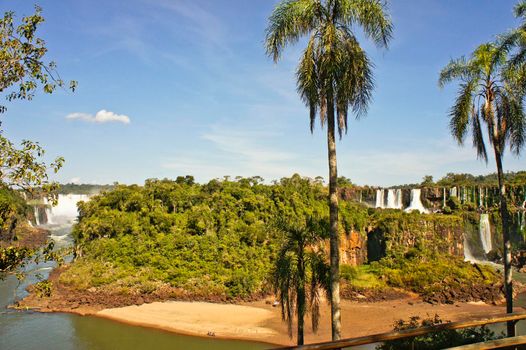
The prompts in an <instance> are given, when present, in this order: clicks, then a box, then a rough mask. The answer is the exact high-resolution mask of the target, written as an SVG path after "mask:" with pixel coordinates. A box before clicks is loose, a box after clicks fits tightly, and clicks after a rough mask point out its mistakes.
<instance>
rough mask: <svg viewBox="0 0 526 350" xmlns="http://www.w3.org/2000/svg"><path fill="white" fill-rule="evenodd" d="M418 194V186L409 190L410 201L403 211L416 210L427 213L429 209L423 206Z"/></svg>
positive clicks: (419, 192)
mask: <svg viewBox="0 0 526 350" xmlns="http://www.w3.org/2000/svg"><path fill="white" fill-rule="evenodd" d="M420 195H421V190H420V189H419V188H413V189H412V190H411V203H410V204H409V207H407V208H405V210H404V211H406V212H411V211H413V210H418V211H419V212H421V213H426V214H427V213H429V211H428V210H427V209H426V208H424V205H423V204H422V201H421V199H420Z"/></svg>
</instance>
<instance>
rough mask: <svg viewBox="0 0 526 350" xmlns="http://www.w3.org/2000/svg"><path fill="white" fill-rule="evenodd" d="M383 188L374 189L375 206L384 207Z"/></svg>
mask: <svg viewBox="0 0 526 350" xmlns="http://www.w3.org/2000/svg"><path fill="white" fill-rule="evenodd" d="M384 203H385V199H384V190H383V189H379V190H376V205H375V207H376V208H385V204H384Z"/></svg>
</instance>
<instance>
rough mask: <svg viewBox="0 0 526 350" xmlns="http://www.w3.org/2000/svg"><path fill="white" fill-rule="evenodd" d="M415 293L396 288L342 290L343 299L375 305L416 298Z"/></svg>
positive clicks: (347, 288) (348, 288)
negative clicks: (381, 302) (376, 303)
mask: <svg viewBox="0 0 526 350" xmlns="http://www.w3.org/2000/svg"><path fill="white" fill-rule="evenodd" d="M415 296H416V295H414V294H413V293H409V292H407V291H402V290H398V289H394V288H381V289H366V290H357V289H353V288H350V287H345V288H342V291H341V297H342V299H346V300H352V301H355V302H358V303H375V302H379V301H388V300H399V299H405V298H408V297H415Z"/></svg>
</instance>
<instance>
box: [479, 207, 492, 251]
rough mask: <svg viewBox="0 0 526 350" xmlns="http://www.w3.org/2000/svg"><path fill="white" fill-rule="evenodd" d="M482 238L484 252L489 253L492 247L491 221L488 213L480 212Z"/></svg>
mask: <svg viewBox="0 0 526 350" xmlns="http://www.w3.org/2000/svg"><path fill="white" fill-rule="evenodd" d="M479 233H480V240H481V242H482V249H483V250H484V253H489V252H490V251H491V249H492V244H491V225H490V223H489V215H488V214H480V226H479Z"/></svg>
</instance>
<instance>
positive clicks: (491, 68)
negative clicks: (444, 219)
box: [439, 44, 526, 336]
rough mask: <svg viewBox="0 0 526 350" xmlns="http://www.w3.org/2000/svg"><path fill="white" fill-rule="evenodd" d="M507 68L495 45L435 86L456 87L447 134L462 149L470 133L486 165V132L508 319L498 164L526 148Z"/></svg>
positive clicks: (505, 225)
mask: <svg viewBox="0 0 526 350" xmlns="http://www.w3.org/2000/svg"><path fill="white" fill-rule="evenodd" d="M506 66H507V64H506V53H505V52H503V51H501V50H499V49H498V47H497V46H496V45H495V44H483V45H480V46H479V47H478V48H477V49H476V50H475V51H474V52H473V54H472V55H471V57H469V58H468V59H466V58H465V57H461V58H459V59H456V60H451V61H450V62H449V64H448V65H447V66H446V67H445V68H444V69H443V70H442V71H441V73H440V78H439V85H440V87H443V86H444V85H445V84H447V83H450V82H452V81H459V82H460V83H459V85H460V88H459V91H458V95H457V98H456V101H455V104H454V105H453V107H452V108H451V111H450V113H449V116H450V118H451V119H450V123H449V126H450V129H451V134H452V135H453V137H454V138H455V139H456V140H457V141H458V142H459V144H463V143H464V140H465V138H466V135H467V134H468V133H469V132H471V136H472V141H473V147H474V148H475V149H476V150H477V157H478V158H481V159H483V160H484V161H486V162H487V161H488V154H487V151H486V141H485V137H484V128H485V129H486V133H487V135H486V136H487V140H489V144H490V145H491V146H492V147H493V152H494V154H495V161H496V164H497V177H498V182H499V190H500V215H501V218H502V232H503V241H504V286H505V293H506V308H507V312H508V313H511V312H513V290H512V279H511V242H510V231H509V214H508V209H507V203H506V186H505V184H504V177H503V166H502V158H503V155H504V151H505V148H506V146H507V145H508V146H509V148H510V150H511V151H512V152H513V153H515V154H517V155H518V154H519V153H520V151H521V149H522V147H523V145H524V142H525V134H526V120H525V116H524V111H523V104H522V99H523V96H524V93H523V92H522V91H523V89H521V88H519V87H518V86H517V79H515V77H514V75H513V74H512V73H510V71H509V70H507V69H505V67H506ZM514 334H515V327H514V325H513V323H508V336H513V335H514Z"/></svg>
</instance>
